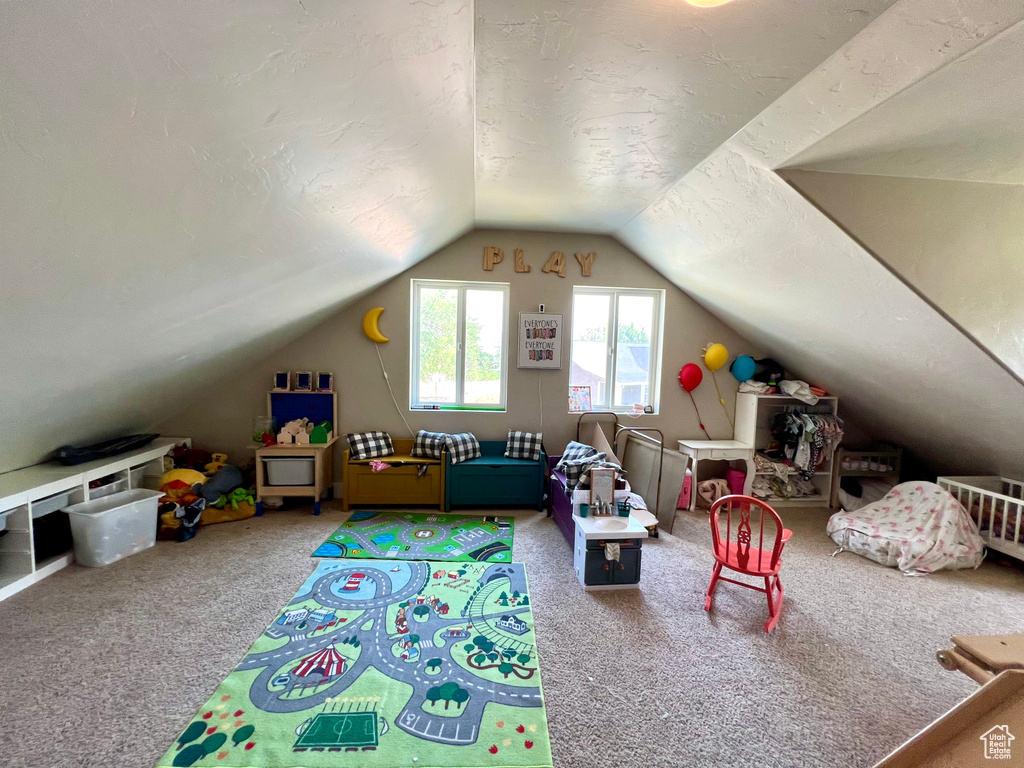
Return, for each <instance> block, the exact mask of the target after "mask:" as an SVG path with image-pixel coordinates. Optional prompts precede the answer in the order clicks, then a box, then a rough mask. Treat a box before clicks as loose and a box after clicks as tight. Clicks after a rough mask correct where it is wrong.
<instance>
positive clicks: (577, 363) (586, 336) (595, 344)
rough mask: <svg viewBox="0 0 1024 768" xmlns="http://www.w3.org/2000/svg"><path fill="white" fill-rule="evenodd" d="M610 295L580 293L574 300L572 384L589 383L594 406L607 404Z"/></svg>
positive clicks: (586, 385)
mask: <svg viewBox="0 0 1024 768" xmlns="http://www.w3.org/2000/svg"><path fill="white" fill-rule="evenodd" d="M610 308H611V296H609V295H607V294H604V295H602V294H593V293H578V294H576V295H575V296H573V300H572V365H571V368H570V370H569V384H570V385H571V386H577V387H579V386H585V387H590V399H591V402H592V404H593V405H594V406H598V405H606V404H607V398H606V396H605V391H606V384H607V382H606V378H607V376H608V319H609V314H610V313H609V309H610Z"/></svg>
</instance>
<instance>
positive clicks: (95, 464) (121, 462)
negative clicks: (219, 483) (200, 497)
mask: <svg viewBox="0 0 1024 768" xmlns="http://www.w3.org/2000/svg"><path fill="white" fill-rule="evenodd" d="M189 442H190V441H188V440H187V439H182V438H157V439H156V440H154V441H153V442H152V443H150V444H149V445H147V446H145V447H143V448H138V449H136V450H134V451H129V452H127V453H123V454H121V455H120V456H115V457H113V458H110V459H101V460H99V461H91V462H88V463H85V464H79V465H77V466H73V467H68V466H64V465H63V464H58V463H57V462H49V463H47V464H37V465H36V466H34V467H26V468H25V469H19V470H16V471H14V472H6V473H4V474H0V600H6V599H7V598H8V597H10V596H11V595H13V594H16V593H17V592H20V591H21V590H23V589H25V588H26V587H29V586H31V585H32V584H35V583H36V582H37V581H40V580H41V579H44V578H46V577H47V576H49V575H50V574H51V573H54V572H55V571H58V570H60V569H61V568H64V567H65V566H67V565H70V564H71V562H72V561H73V560H74V555H73V554H72V552H71V551H70V549H68V550H67V551H63V552H60V553H57V554H52V555H49V556H45V557H41V556H40V555H41V554H42V553H41V552H40V551H39V550H40V549H42V547H40V546H38V545H39V544H45V542H37V541H36V536H35V535H34V534H35V533H36V531H34V527H38V528H42V525H35V526H34V521H36V520H39V519H40V518H43V517H47V516H49V515H53V514H63V513H61V512H59V510H61V509H63V508H64V507H67V506H70V505H71V504H76V503H78V502H81V501H89V500H90V499H95V498H100V497H102V496H105V495H108V494H109V493H115V492H116V491H118V490H127V489H129V488H144V487H147V486H150V485H152V486H153V487H155V478H159V477H160V475H161V474H163V457H164V456H165V455H167V453H168V452H169V451H170V450H171V449H172V448H173V447H174V446H175V445H180V444H182V443H186V444H188V443H189ZM106 477H112V478H113V479H112V481H111V482H110V483H106V484H104V485H101V486H99V487H97V488H92V489H90V488H89V484H90V483H91V482H93V481H94V480H100V479H103V478H106ZM111 489H112V490H111ZM153 524H154V525H156V521H155V520H154V522H153Z"/></svg>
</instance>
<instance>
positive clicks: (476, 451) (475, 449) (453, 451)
mask: <svg viewBox="0 0 1024 768" xmlns="http://www.w3.org/2000/svg"><path fill="white" fill-rule="evenodd" d="M444 439H445V443H446V445H447V448H448V454H449V455H450V456H451V459H452V464H458V463H460V462H463V461H469V460H470V459H479V458H480V456H481V453H480V441H479V440H477V439H476V437H475V436H474V435H473V433H472V432H459V433H457V434H454V435H445V436H444Z"/></svg>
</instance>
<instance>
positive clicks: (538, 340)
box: [518, 312, 562, 368]
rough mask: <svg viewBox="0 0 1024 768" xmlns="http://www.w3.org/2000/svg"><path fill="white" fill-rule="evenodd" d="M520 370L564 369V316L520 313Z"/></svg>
mask: <svg viewBox="0 0 1024 768" xmlns="http://www.w3.org/2000/svg"><path fill="white" fill-rule="evenodd" d="M518 367H519V368H561V367H562V316H561V315H549V314H547V313H544V312H520V313H519V362H518Z"/></svg>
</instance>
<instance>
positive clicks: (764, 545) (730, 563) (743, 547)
mask: <svg viewBox="0 0 1024 768" xmlns="http://www.w3.org/2000/svg"><path fill="white" fill-rule="evenodd" d="M723 513H724V515H723ZM755 513H756V514H757V520H756V522H754V523H753V524H751V517H752V515H753V514H755ZM723 529H724V530H723ZM723 532H724V536H725V537H724V539H723ZM792 535H793V532H792V531H790V530H787V529H786V528H783V527H782V519H781V518H780V517H779V514H778V512H776V511H775V510H774V509H772V508H771V507H769V506H768V505H767V504H765V503H764V502H763V501H759V500H758V499H755V498H753V497H751V496H723V497H722V498H720V499H719V500H718V501H716V502H715V503H714V504H713V505H712V507H711V540H712V543H713V546H714V555H715V567H714V569H713V570H712V572H711V583H710V584H709V585H708V596H707V600H705V601H704V610H705V611H710V610H711V598H712V597H714V595H715V587H717V586H718V582H719V581H728V582H729V583H730V584H739V585H740V586H741V587H747V588H748V589H753V590H756V591H758V592H763V593H764V594H765V595H767V597H768V614H769V618H768V621H767V622H766V623H765V625H764V631H765V632H771V631H772V630H773V629H775V625H776V624H778V623H779V614H780V613H781V612H782V595H783V589H782V582H781V581H780V580H779V570H780V569H781V568H782V548H783V547H784V546H786V542H787V541H789V537H790V536H792ZM723 566H724V567H726V568H728V569H730V570H733V571H737V572H738V573H742V574H744V575H746V576H754V577H756V578H763V579H764V588H763V589H762V588H761V587H758V586H755V585H753V584H744V583H743V582H742V581H735V580H733V579H727V578H726V577H724V576H722V567H723Z"/></svg>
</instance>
